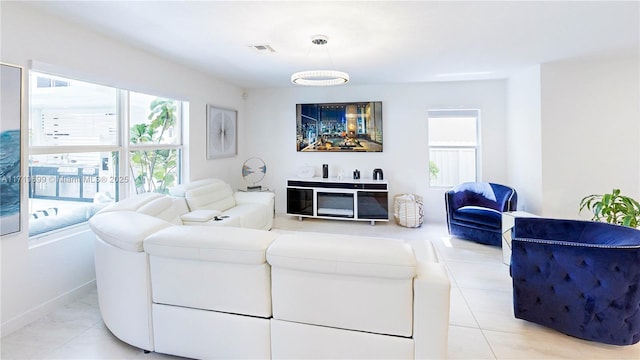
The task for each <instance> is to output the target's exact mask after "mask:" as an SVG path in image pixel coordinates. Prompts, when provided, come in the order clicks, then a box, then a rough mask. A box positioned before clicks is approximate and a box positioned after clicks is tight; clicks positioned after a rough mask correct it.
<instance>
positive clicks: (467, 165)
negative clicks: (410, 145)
mask: <svg viewBox="0 0 640 360" xmlns="http://www.w3.org/2000/svg"><path fill="white" fill-rule="evenodd" d="M479 118H480V111H479V110H458V109H455V110H451V109H447V110H429V111H428V113H427V120H428V141H429V186H431V187H451V186H454V185H457V184H460V183H463V182H467V181H476V179H477V169H478V150H479V145H478V144H479V141H478V138H479V135H478V134H479V126H478V123H479Z"/></svg>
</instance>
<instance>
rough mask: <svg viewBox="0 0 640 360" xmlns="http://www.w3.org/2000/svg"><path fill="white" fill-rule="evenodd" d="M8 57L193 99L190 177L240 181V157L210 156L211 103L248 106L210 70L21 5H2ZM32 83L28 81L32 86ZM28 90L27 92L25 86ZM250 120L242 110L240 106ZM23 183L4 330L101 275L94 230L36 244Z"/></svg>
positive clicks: (8, 249) (5, 253)
mask: <svg viewBox="0 0 640 360" xmlns="http://www.w3.org/2000/svg"><path fill="white" fill-rule="evenodd" d="M0 15H1V19H0V24H1V36H2V38H1V42H0V44H1V46H2V48H1V51H0V55H1V59H0V60H1V61H2V62H5V63H9V64H12V65H18V66H22V67H23V68H24V69H25V72H26V71H27V70H28V67H29V64H30V61H32V60H33V61H36V62H39V63H44V64H50V65H52V66H51V67H50V68H53V69H58V72H59V75H66V76H73V77H81V78H82V80H88V81H95V82H99V83H102V84H105V85H111V86H117V87H121V88H126V89H129V90H135V91H140V92H146V93H150V94H154V95H160V96H168V97H173V98H177V99H181V100H187V101H189V102H190V109H191V115H190V120H189V122H188V124H187V126H188V127H189V128H190V129H189V131H188V132H187V133H188V134H189V137H188V139H185V144H189V146H188V147H187V149H186V154H187V161H186V163H187V164H189V169H188V172H187V173H186V177H187V179H188V178H191V179H198V178H203V177H207V176H216V177H220V178H223V179H225V180H228V181H232V180H237V179H236V178H234V177H233V176H232V175H231V174H230V173H229V172H228V169H229V168H233V169H235V168H237V169H238V172H239V171H240V170H239V166H240V165H239V164H238V161H240V160H239V158H230V159H224V160H215V161H213V160H206V154H205V130H206V125H205V117H206V115H205V114H206V112H205V111H206V106H205V105H206V104H207V103H210V104H216V105H219V106H224V107H227V108H235V109H239V110H241V108H242V106H243V100H242V90H241V89H240V88H238V87H236V86H233V85H229V84H225V83H222V82H220V81H218V80H216V79H214V78H211V77H210V76H207V75H205V74H203V73H200V72H197V71H194V70H192V69H189V68H187V67H184V66H180V65H178V64H176V63H174V62H171V61H168V60H164V59H162V58H159V57H157V56H154V55H151V54H149V53H146V52H143V51H140V50H139V49H136V48H133V47H129V46H125V45H123V44H122V43H120V42H117V41H114V40H111V39H109V38H106V37H103V36H100V35H97V34H95V33H92V32H89V31H86V30H85V29H83V28H79V27H75V26H71V25H69V24H67V23H65V22H62V21H59V20H57V19H56V18H53V17H50V16H47V15H44V14H42V13H39V12H36V11H34V10H32V9H31V8H30V7H29V6H28V5H26V4H24V3H20V2H2V11H1V14H0ZM25 86H26V84H25ZM25 94H27V92H26V89H25ZM27 109H28V103H27V101H26V99H25V103H24V106H23V113H24V117H23V123H22V130H23V134H24V135H23V139H22V140H23V141H22V143H23V145H24V148H23V152H22V153H23V156H22V160H23V161H22V162H23V168H22V173H23V174H26V173H27V161H26V159H27V151H26V146H27V136H26V134H27V129H28V124H27ZM239 122H240V123H242V122H243V119H242V111H239ZM26 190H27V189H26V187H24V186H23V197H22V200H23V201H22V204H23V208H22V213H21V215H22V219H23V221H22V229H23V231H22V232H21V233H19V234H15V235H8V236H3V237H2V239H0V242H1V251H2V264H1V269H0V270H1V273H2V285H1V286H2V287H1V290H2V293H1V294H2V296H1V301H2V304H1V308H2V310H1V313H0V318H1V321H2V329H1V331H2V334H3V335H4V334H7V333H8V332H10V331H12V330H14V329H15V328H17V327H19V326H21V325H23V324H25V323H28V322H29V321H31V320H33V319H35V318H37V317H39V316H42V314H43V313H46V312H47V311H49V310H51V309H52V306H54V305H55V304H56V301H57V299H63V298H65V297H67V296H69V294H72V293H73V292H74V291H76V290H77V289H80V288H82V287H83V286H85V285H86V284H87V283H90V282H91V281H93V279H94V278H95V274H94V270H93V244H92V243H91V235H90V234H89V233H87V232H84V233H83V232H81V233H77V234H75V235H72V236H70V237H66V238H62V239H57V240H55V239H52V240H54V241H51V242H47V243H43V244H41V245H40V246H38V247H31V248H30V247H29V243H28V240H29V239H28V235H27V233H28V231H27V221H26V219H27V216H28V207H27V205H26V204H27V191H26Z"/></svg>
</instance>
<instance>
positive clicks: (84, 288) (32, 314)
mask: <svg viewBox="0 0 640 360" xmlns="http://www.w3.org/2000/svg"><path fill="white" fill-rule="evenodd" d="M95 288H96V281H95V279H94V280H91V281H89V282H87V283H85V284H83V285H81V286H79V287H77V288H75V289H73V290H70V291H68V292H66V293H64V294H62V295H60V296H58V297H56V298H53V299H51V300H49V301H47V302H45V303H42V304H40V305H38V306H36V307H34V308H33V309H31V310H28V311H26V312H24V313H22V314H21V315H18V316H16V317H14V318H12V319H9V320H7V321H5V322H3V323H2V324H1V325H0V334H1V335H2V337H4V336H7V335H9V334H11V333H12V332H14V331H16V330H18V329H21V328H23V327H24V326H27V325H29V324H31V323H32V322H34V321H36V320H38V319H40V318H42V317H44V316H46V315H47V314H49V313H50V312H52V311H54V310H56V309H58V308H59V307H61V306H64V305H65V304H68V303H70V302H72V301H74V300H76V299H78V298H80V297H82V296H85V295H87V294H88V293H89V292H91V291H93V290H94V289H95Z"/></svg>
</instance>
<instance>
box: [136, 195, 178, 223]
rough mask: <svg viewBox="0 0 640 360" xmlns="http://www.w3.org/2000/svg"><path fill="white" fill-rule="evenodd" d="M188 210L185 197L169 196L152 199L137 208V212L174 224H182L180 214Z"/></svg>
mask: <svg viewBox="0 0 640 360" xmlns="http://www.w3.org/2000/svg"><path fill="white" fill-rule="evenodd" d="M188 211H189V208H188V207H187V203H186V201H185V199H182V198H172V197H169V196H161V197H159V198H156V199H153V200H152V201H150V202H148V203H146V204H144V205H143V206H141V207H140V208H138V210H137V212H139V213H142V214H147V215H151V216H153V217H156V218H158V219H162V220H165V221H168V222H170V223H172V224H175V225H182V219H181V216H182V215H183V214H184V213H186V212H188Z"/></svg>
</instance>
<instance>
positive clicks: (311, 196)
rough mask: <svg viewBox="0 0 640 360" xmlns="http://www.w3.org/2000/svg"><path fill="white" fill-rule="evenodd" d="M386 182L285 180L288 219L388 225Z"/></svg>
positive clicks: (336, 179) (317, 179)
mask: <svg viewBox="0 0 640 360" xmlns="http://www.w3.org/2000/svg"><path fill="white" fill-rule="evenodd" d="M388 188H389V184H388V183H387V181H386V180H373V179H357V180H355V179H354V180H351V179H346V180H345V179H342V180H339V179H338V178H328V179H323V178H318V177H313V178H309V179H290V180H287V215H292V216H297V217H298V219H299V220H300V221H302V219H303V218H305V217H313V218H321V219H338V220H356V221H370V222H371V225H375V222H376V221H389V189H388Z"/></svg>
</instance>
